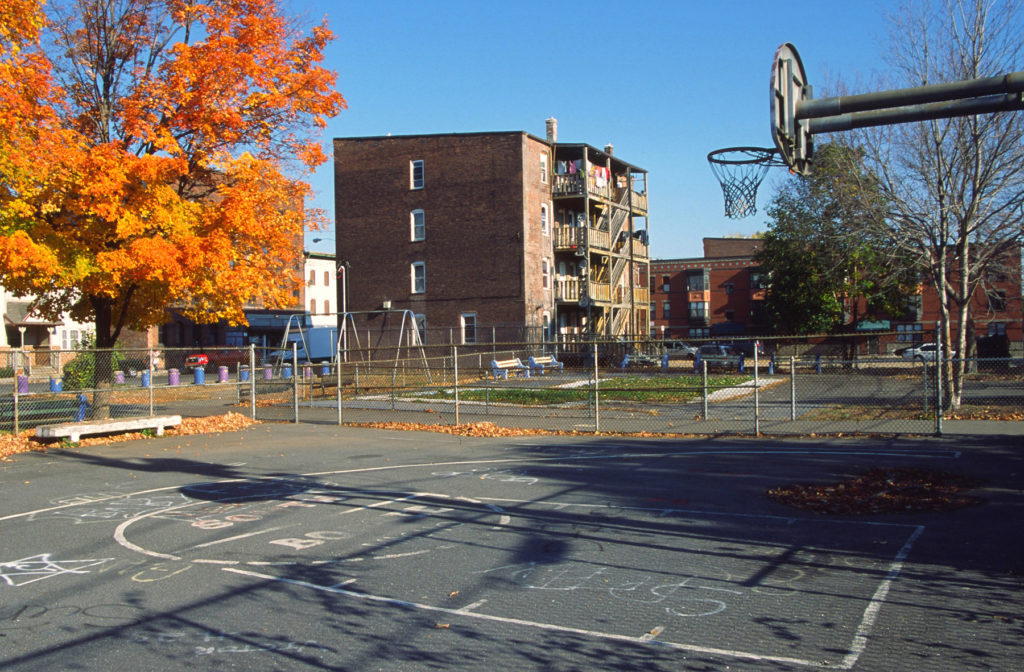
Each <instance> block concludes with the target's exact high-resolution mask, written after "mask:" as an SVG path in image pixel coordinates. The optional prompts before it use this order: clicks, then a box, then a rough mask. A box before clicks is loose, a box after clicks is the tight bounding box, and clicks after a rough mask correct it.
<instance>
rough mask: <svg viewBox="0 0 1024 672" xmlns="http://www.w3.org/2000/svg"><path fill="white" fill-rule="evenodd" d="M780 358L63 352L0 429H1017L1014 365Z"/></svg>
mask: <svg viewBox="0 0 1024 672" xmlns="http://www.w3.org/2000/svg"><path fill="white" fill-rule="evenodd" d="M783 350H784V348H782V349H779V350H777V351H776V354H775V355H763V356H762V355H761V354H760V353H759V355H758V358H757V360H756V364H755V360H754V358H753V356H745V355H742V354H740V355H738V356H736V357H735V358H733V359H728V360H723V361H712V360H706V361H700V359H699V358H698V359H692V358H688V357H685V356H682V355H676V354H669V353H668V352H667V351H665V350H664V349H663V348H662V347H661V345H660V344H658V343H657V342H636V343H627V342H623V341H614V342H605V343H593V344H574V345H561V344H557V345H556V344H552V343H545V342H537V343H529V342H521V343H515V342H509V343H487V344H475V345H441V346H430V347H427V346H416V347H408V346H406V347H397V346H392V347H386V348H369V347H364V348H361V349H346V350H343V351H342V353H341V357H339V358H337V359H335V360H333V361H300V360H298V358H297V357H296V355H295V354H293V353H290V352H287V351H285V352H282V351H280V350H272V349H259V348H223V349H212V348H207V349H205V350H204V352H202V353H197V352H195V351H194V350H184V349H157V350H137V351H133V350H119V351H96V350H86V351H74V352H64V353H59V354H58V355H56V356H55V357H54V361H53V362H52V363H51V364H52V365H51V366H49V367H36V369H35V370H34V373H33V374H32V375H31V376H25V375H21V374H18V375H12V376H11V377H5V378H3V381H4V382H3V383H0V384H4V385H7V386H9V387H8V388H7V389H8V390H9V393H7V394H0V431H15V430H18V431H24V430H26V429H31V428H33V427H35V426H38V425H41V424H52V423H58V422H75V421H82V420H90V419H97V418H108V417H109V418H120V417H132V416H145V415H154V414H156V415H163V414H177V415H182V416H185V417H197V416H208V415H218V414H223V413H228V412H235V413H242V414H245V415H249V416H251V417H253V418H256V419H258V420H264V421H284V422H317V423H345V424H367V425H377V426H379V425H381V424H391V423H397V424H402V425H405V426H418V425H486V426H488V427H494V428H504V429H508V430H546V431H562V432H602V433H616V432H621V433H631V434H650V435H665V434H684V435H708V434H715V435H718V434H725V435H750V434H792V435H809V434H853V433H880V434H898V433H912V434H931V433H935V432H937V431H941V429H942V424H941V423H942V420H943V419H947V420H956V419H971V418H976V419H990V420H991V419H996V420H998V419H1020V418H1021V417H1024V383H1022V380H1024V376H1022V373H1024V360H1022V359H1020V358H986V359H969V360H963V361H962V365H963V366H964V367H965V374H964V377H963V387H962V389H960V390H950V389H948V386H940V385H938V382H937V376H938V373H939V367H938V366H936V363H935V362H934V361H914V360H905V359H903V358H902V357H899V356H894V355H880V356H873V357H864V356H861V357H857V358H849V357H843V356H840V355H841V353H842V351H843V350H844V349H843V348H836V349H834V350H831V351H830V350H826V352H832V353H833V354H832V355H831V356H829V355H821V354H818V355H800V356H798V355H795V354H793V355H788V356H787V355H784V354H781V353H782V352H783ZM795 351H796V350H795V349H794V352H795ZM750 352H751V353H752V352H753V349H751V350H750ZM200 355H201V356H200ZM531 358H532V361H531ZM545 358H547V359H545ZM541 362H546V363H545V364H543V368H541V366H542V365H541ZM957 365H958V366H959V365H961V362H959V361H958V362H957ZM951 392H956V393H957V394H951ZM957 402H958V403H957ZM940 408H941V413H940V412H939V410H940Z"/></svg>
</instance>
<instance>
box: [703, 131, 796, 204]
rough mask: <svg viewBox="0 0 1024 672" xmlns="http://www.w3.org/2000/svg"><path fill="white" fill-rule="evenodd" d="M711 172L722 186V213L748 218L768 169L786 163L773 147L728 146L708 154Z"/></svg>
mask: <svg viewBox="0 0 1024 672" xmlns="http://www.w3.org/2000/svg"><path fill="white" fill-rule="evenodd" d="M708 163H709V164H711V172H713V173H714V174H715V177H717V178H718V181H719V182H720V183H721V185H722V195H723V196H725V216H726V217H730V218H732V219H740V218H742V217H749V216H750V215H753V214H754V213H756V212H757V188H758V187H759V186H761V182H762V181H763V180H764V178H765V175H767V174H768V169H769V168H771V167H773V166H785V165H786V163H785V162H784V161H783V160H782V159H781V158H779V156H778V152H777V150H775V149H769V148H765V147H728V148H726V149H716V150H715V151H713V152H711V153H710V154H708Z"/></svg>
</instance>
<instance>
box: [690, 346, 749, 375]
mask: <svg viewBox="0 0 1024 672" xmlns="http://www.w3.org/2000/svg"><path fill="white" fill-rule="evenodd" d="M742 356H743V355H742V354H740V353H739V352H738V351H737V350H736V349H735V348H733V347H732V346H730V345H723V344H720V343H705V344H704V345H702V346H700V349H698V350H697V357H696V358H695V359H694V362H693V368H694V370H695V371H699V370H700V368H701V362H707V365H708V368H709V369H713V368H718V369H732V368H737V367H738V366H739V363H740V358H741V357H742Z"/></svg>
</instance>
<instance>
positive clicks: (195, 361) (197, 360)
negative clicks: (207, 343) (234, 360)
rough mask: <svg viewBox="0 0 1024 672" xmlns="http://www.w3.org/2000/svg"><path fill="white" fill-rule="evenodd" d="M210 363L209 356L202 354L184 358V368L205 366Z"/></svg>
mask: <svg viewBox="0 0 1024 672" xmlns="http://www.w3.org/2000/svg"><path fill="white" fill-rule="evenodd" d="M209 363H210V358H209V356H207V355H205V354H203V353H201V352H200V353H196V354H194V355H189V356H188V357H186V358H185V366H190V367H191V366H206V365H207V364H209Z"/></svg>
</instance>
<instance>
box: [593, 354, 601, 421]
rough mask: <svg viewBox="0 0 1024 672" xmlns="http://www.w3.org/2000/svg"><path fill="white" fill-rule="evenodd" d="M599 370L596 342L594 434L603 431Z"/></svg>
mask: <svg viewBox="0 0 1024 672" xmlns="http://www.w3.org/2000/svg"><path fill="white" fill-rule="evenodd" d="M597 370H598V369H597V343H594V434H597V433H599V432H600V431H601V404H600V396H599V395H598V392H597V383H598V374H597Z"/></svg>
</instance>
